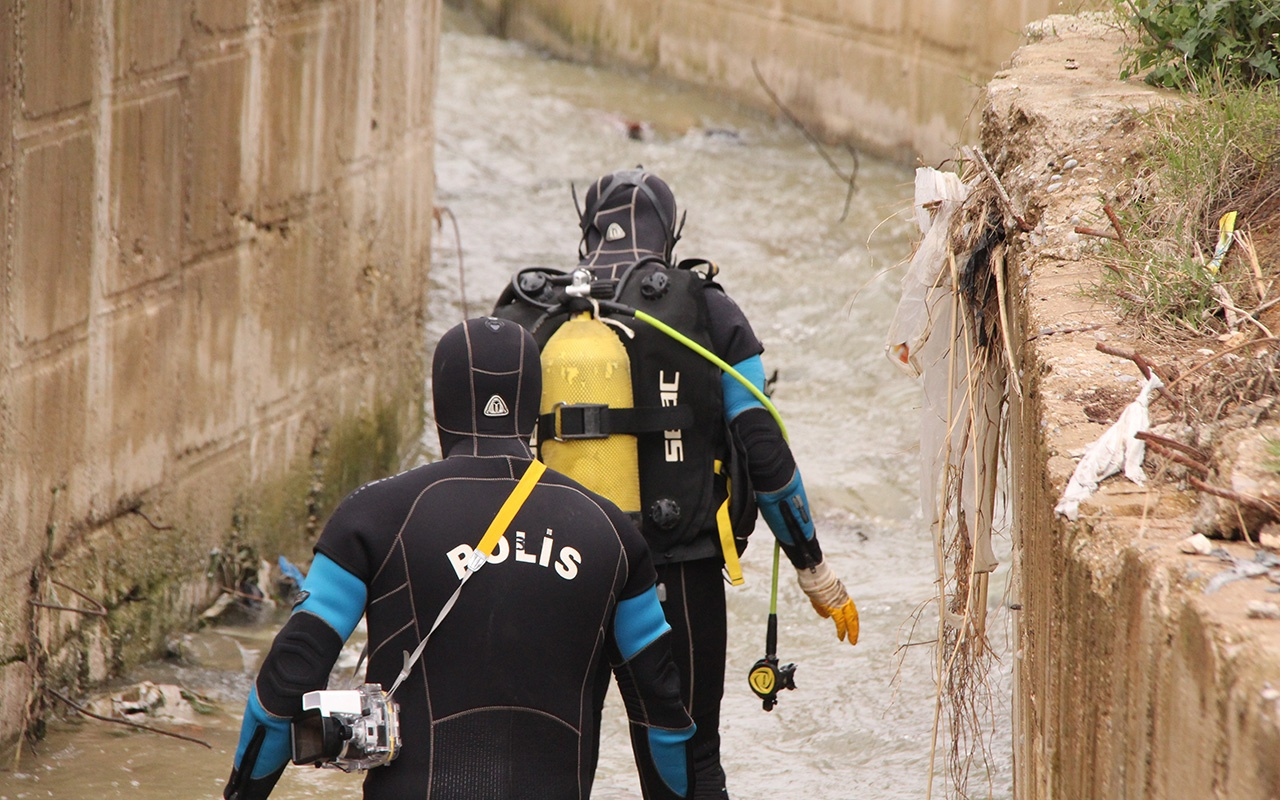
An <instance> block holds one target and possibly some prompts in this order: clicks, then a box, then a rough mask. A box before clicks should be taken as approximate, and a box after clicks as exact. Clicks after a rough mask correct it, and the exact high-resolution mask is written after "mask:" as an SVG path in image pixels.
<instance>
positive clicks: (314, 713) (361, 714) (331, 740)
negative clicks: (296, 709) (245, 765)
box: [290, 683, 400, 772]
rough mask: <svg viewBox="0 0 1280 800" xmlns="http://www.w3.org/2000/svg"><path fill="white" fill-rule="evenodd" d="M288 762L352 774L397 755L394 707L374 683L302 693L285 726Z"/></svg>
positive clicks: (397, 724) (397, 718)
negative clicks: (295, 712) (290, 749)
mask: <svg viewBox="0 0 1280 800" xmlns="http://www.w3.org/2000/svg"><path fill="white" fill-rule="evenodd" d="M290 738H291V740H292V745H293V763H295V764H314V765H315V766H317V767H331V768H333V769H340V770H342V771H343V772H356V771H361V770H366V769H372V768H373V767H380V766H382V765H383V764H389V763H391V761H393V760H395V757H396V756H398V755H400V707H399V706H398V705H397V704H396V702H395V701H394V700H392V699H391V698H390V697H388V696H387V693H386V692H384V691H382V687H381V686H379V685H378V684H376V683H366V684H364V685H363V686H361V687H360V688H359V689H335V690H326V691H320V692H307V693H306V694H304V695H303V696H302V713H301V714H299V715H298V716H296V717H294V718H293V721H292V724H291V725H290Z"/></svg>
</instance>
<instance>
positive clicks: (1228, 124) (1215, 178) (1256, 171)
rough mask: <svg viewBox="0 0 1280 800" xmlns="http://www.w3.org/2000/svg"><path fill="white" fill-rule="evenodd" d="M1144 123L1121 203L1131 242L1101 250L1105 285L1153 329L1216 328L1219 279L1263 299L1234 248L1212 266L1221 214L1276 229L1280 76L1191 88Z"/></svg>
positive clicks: (1279, 221)
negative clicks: (1145, 133)
mask: <svg viewBox="0 0 1280 800" xmlns="http://www.w3.org/2000/svg"><path fill="white" fill-rule="evenodd" d="M1146 122H1147V125H1148V127H1149V129H1150V130H1151V132H1152V135H1151V139H1150V144H1149V145H1148V150H1147V153H1146V157H1145V158H1144V159H1143V160H1142V161H1141V163H1140V165H1139V166H1138V168H1137V171H1136V173H1135V174H1134V175H1133V176H1132V177H1131V180H1130V186H1131V190H1130V192H1129V196H1128V199H1127V201H1125V204H1124V206H1123V207H1122V209H1121V210H1120V220H1121V225H1122V228H1123V229H1124V230H1125V231H1126V232H1127V234H1128V235H1127V241H1126V243H1125V244H1124V245H1120V244H1118V243H1111V244H1109V245H1108V246H1107V247H1106V248H1105V251H1104V254H1103V263H1104V264H1106V266H1107V267H1109V269H1108V273H1107V277H1106V280H1105V281H1104V283H1103V287H1102V288H1103V290H1104V292H1106V293H1107V294H1108V295H1110V296H1111V298H1113V299H1114V298H1119V299H1120V301H1121V304H1122V306H1124V307H1125V308H1126V310H1128V311H1129V312H1131V313H1132V314H1133V315H1136V316H1137V317H1138V318H1139V319H1141V320H1143V321H1145V322H1148V323H1151V324H1152V327H1153V331H1152V332H1153V333H1166V332H1170V329H1179V330H1182V331H1183V332H1184V333H1185V332H1191V333H1194V334H1201V335H1203V334H1212V333H1217V332H1220V329H1221V327H1222V314H1221V302H1220V300H1219V298H1218V293H1219V292H1220V291H1221V290H1220V289H1218V288H1215V286H1218V287H1221V288H1223V289H1226V291H1227V293H1228V294H1229V295H1230V296H1231V297H1232V298H1235V299H1237V300H1238V305H1239V306H1240V307H1241V308H1248V307H1251V306H1253V305H1255V304H1256V303H1257V298H1256V296H1255V295H1253V294H1251V293H1252V291H1253V290H1252V288H1251V286H1252V284H1251V277H1252V274H1251V272H1250V267H1249V266H1247V265H1246V264H1245V263H1243V260H1242V259H1240V258H1238V257H1237V255H1238V254H1237V253H1236V252H1229V253H1228V257H1227V258H1226V259H1225V260H1224V262H1223V264H1222V267H1221V270H1220V271H1215V270H1213V269H1211V268H1210V267H1209V264H1210V262H1211V259H1212V256H1213V252H1214V249H1215V247H1216V246H1217V243H1218V235H1219V231H1218V223H1219V219H1220V218H1221V217H1222V215H1223V214H1224V213H1226V212H1228V211H1235V212H1237V218H1236V225H1235V227H1236V230H1238V231H1239V230H1251V229H1255V230H1259V231H1268V230H1269V231H1271V232H1272V234H1273V235H1274V234H1275V232H1276V229H1277V227H1278V226H1280V206H1278V204H1277V202H1276V199H1277V198H1278V197H1280V83H1278V84H1270V85H1264V86H1261V87H1258V88H1254V89H1246V88H1235V89H1224V88H1219V89H1218V90H1216V91H1213V92H1208V93H1203V94H1195V95H1190V96H1188V97H1187V98H1186V99H1185V100H1184V101H1183V102H1179V103H1177V104H1175V105H1174V106H1171V107H1168V108H1164V109H1161V110H1158V111H1154V112H1152V113H1151V114H1150V115H1149V116H1148V118H1147V120H1146ZM1237 250H1238V248H1237Z"/></svg>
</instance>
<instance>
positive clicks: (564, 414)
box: [495, 256, 796, 711]
mask: <svg viewBox="0 0 1280 800" xmlns="http://www.w3.org/2000/svg"><path fill="white" fill-rule="evenodd" d="M702 265H705V267H706V271H705V272H706V274H705V275H704V276H703V275H699V274H698V273H697V271H696V270H695V269H694V268H695V267H698V266H702ZM716 271H717V270H716V267H715V265H714V264H712V263H710V262H706V261H701V260H688V261H684V262H681V264H680V265H679V266H678V267H676V268H675V269H670V268H668V267H667V266H666V264H665V262H664V261H662V260H661V259H659V258H657V257H652V256H651V257H646V258H644V259H641V260H640V261H637V262H636V263H634V264H632V265H631V266H630V267H628V268H627V269H626V270H625V271H624V272H623V274H622V275H621V276H620V277H619V278H618V279H616V280H608V281H594V280H592V274H591V272H590V271H588V270H586V269H582V268H580V269H578V270H575V271H574V272H573V273H572V274H571V275H565V273H563V272H558V271H555V270H550V269H547V268H544V267H530V268H527V269H525V270H521V271H520V272H518V273H516V275H515V277H514V278H513V279H512V281H511V285H510V286H509V287H508V288H507V290H506V291H505V292H504V293H503V295H502V297H501V298H499V300H498V304H497V307H496V309H495V314H498V315H499V316H503V317H506V318H508V319H512V320H514V321H516V322H518V323H519V324H521V325H523V326H524V327H526V328H527V329H529V330H530V331H532V332H533V334H534V337H535V339H537V341H538V343H539V345H540V346H542V347H543V348H544V350H543V352H544V356H545V352H546V346H547V345H548V344H549V343H550V342H552V341H553V340H554V339H555V338H556V336H557V335H559V333H560V331H561V330H563V329H564V326H565V324H567V323H564V322H563V321H562V320H559V319H557V317H558V316H565V315H575V316H573V317H571V320H570V321H571V322H574V324H575V325H576V324H577V322H578V321H579V320H580V321H581V322H582V323H583V324H589V325H594V328H593V330H592V337H593V338H594V339H595V340H597V341H599V342H610V341H611V342H612V345H611V346H608V347H607V349H610V350H612V352H613V355H612V356H606V357H605V361H608V360H609V359H610V358H612V359H614V361H615V363H614V369H616V370H618V371H620V372H621V373H622V374H624V375H625V374H628V373H630V374H631V375H632V376H633V380H632V386H633V387H634V386H636V385H637V384H638V383H639V381H638V380H636V377H635V376H637V374H642V373H643V370H637V369H633V368H632V365H631V364H629V363H626V362H624V361H623V360H622V359H624V358H625V357H626V353H625V352H624V353H623V354H622V356H621V357H619V356H618V355H617V351H616V349H613V348H616V345H617V342H618V341H619V339H618V336H615V335H613V334H612V332H611V331H609V330H608V329H607V328H606V325H605V323H606V322H608V323H609V324H611V325H613V326H615V327H617V328H619V329H620V330H623V331H625V332H626V334H627V336H626V338H625V339H624V341H626V342H627V343H628V344H631V342H632V341H633V340H634V338H635V336H636V333H637V331H635V330H632V329H630V328H627V327H625V326H623V325H621V324H620V323H618V322H617V321H616V319H610V318H608V317H605V316H604V315H603V314H602V312H609V313H611V314H612V315H613V316H614V317H617V316H629V317H634V318H635V319H637V320H640V321H641V322H644V323H646V324H645V325H644V326H642V327H641V328H640V330H649V331H651V332H658V333H661V334H662V335H663V336H665V337H667V339H668V340H670V341H674V342H678V343H679V344H680V345H682V348H678V349H683V350H684V351H685V352H686V353H692V354H694V355H696V356H697V357H698V358H701V359H703V360H704V362H705V363H709V364H711V365H714V367H715V371H714V372H713V373H711V374H712V375H713V376H714V384H715V385H710V384H709V383H704V384H703V386H704V391H705V394H704V395H702V396H699V398H698V400H699V404H710V405H712V406H713V408H714V410H715V413H717V414H719V413H720V411H721V406H720V397H721V389H720V386H719V374H720V372H723V373H724V374H726V375H730V376H732V377H733V378H734V379H735V380H737V381H738V382H739V383H741V384H742V385H743V386H744V387H745V388H746V389H747V390H748V391H749V392H750V393H751V394H752V395H753V396H754V397H755V398H756V399H757V400H759V401H760V403H761V405H763V406H764V408H765V409H766V410H768V412H769V414H770V415H771V416H772V417H773V419H774V421H775V422H777V424H778V428H779V430H780V432H781V433H782V436H783V438H784V439H785V438H787V428H786V425H785V424H784V423H783V421H782V417H781V416H780V415H779V414H778V410H777V408H776V407H775V406H774V405H773V403H772V401H770V400H769V398H768V397H767V396H765V394H764V393H763V392H762V391H761V390H760V389H759V388H758V387H756V386H755V385H754V384H753V383H751V381H750V380H748V379H747V378H746V377H744V376H743V375H742V374H740V373H739V372H738V371H737V370H736V369H734V368H733V366H732V365H730V364H728V363H726V362H725V361H724V360H723V359H721V358H720V357H719V356H717V355H716V354H715V353H713V352H712V351H711V350H710V349H709V348H708V347H707V346H706V345H707V344H709V343H710V341H709V336H706V335H705V305H703V306H702V307H701V311H702V312H703V316H700V317H695V318H694V319H693V323H694V324H695V329H694V330H692V331H689V332H688V333H686V332H682V331H681V330H677V329H676V328H675V327H673V326H672V325H669V324H667V323H666V322H664V321H662V320H661V319H658V318H657V317H655V316H653V315H652V314H650V313H648V312H647V311H646V310H645V309H644V308H642V307H641V306H648V307H650V310H655V311H657V310H658V309H656V308H653V306H655V305H656V304H657V303H659V302H660V301H661V300H662V299H663V298H664V297H666V296H667V294H668V292H670V291H671V290H672V286H671V284H672V280H671V278H673V277H675V278H676V281H677V282H679V284H681V285H682V286H683V288H684V289H685V291H686V292H690V293H693V294H696V293H697V291H698V290H705V288H706V286H708V285H710V284H711V281H712V278H714V277H715V274H716ZM681 276H684V277H681ZM695 279H699V280H700V283H699V284H697V285H696V286H694V285H692V284H693V281H694V280H695ZM632 281H634V285H638V286H639V287H640V289H639V291H638V298H637V297H636V295H637V292H636V291H634V290H632V291H628V289H629V284H631V282H632ZM566 283H567V284H568V286H567V287H566V288H564V289H563V295H567V299H566V298H564V297H557V294H556V286H557V285H558V286H562V287H563V286H565V284H566ZM677 288H679V287H677ZM637 299H638V300H639V302H638V303H636V304H635V305H629V304H628V303H627V302H625V301H627V300H632V301H633V302H634V301H635V300H637ZM699 299H700V298H699ZM702 303H703V304H705V301H702ZM659 313H662V312H659ZM663 315H664V316H666V317H668V319H670V318H671V317H670V316H668V314H667V313H664V314H663ZM685 321H686V322H688V320H685ZM697 323H702V327H701V328H698V327H696V324H697ZM573 338H574V337H572V336H571V337H569V338H568V339H567V340H566V342H565V344H566V345H571V344H573V343H574V342H573ZM698 339H702V341H698ZM566 349H569V348H566ZM627 349H637V348H635V346H634V345H632V346H631V347H629V348H627ZM553 355H554V354H553ZM557 357H558V356H557ZM579 363H581V362H579ZM624 363H625V367H626V370H625V371H624V370H623V366H624ZM543 370H544V387H543V388H544V392H543V395H544V398H547V396H548V391H547V382H548V376H547V375H546V374H545V373H546V372H547V365H546V360H545V357H544V368H543ZM550 378H551V383H552V384H554V383H555V382H556V378H555V376H550ZM633 399H634V398H633V396H632V393H631V392H627V391H623V392H622V396H621V399H620V402H619V403H618V404H617V405H612V404H610V403H607V402H590V403H583V402H579V403H570V402H566V401H563V400H558V399H556V398H554V397H552V398H551V399H550V400H547V399H544V408H543V412H544V413H543V414H542V415H541V416H540V418H539V424H538V442H539V445H540V450H539V452H540V454H541V453H543V452H544V451H543V449H542V448H543V447H544V446H545V445H546V443H547V442H548V441H551V442H557V443H570V442H575V443H581V440H601V439H606V437H610V436H611V434H613V435H612V437H611V438H613V439H615V440H621V439H627V438H632V437H627V436H618V435H617V434H620V433H621V434H632V436H634V435H635V434H653V433H656V431H657V430H662V431H663V434H664V436H666V434H667V432H668V431H669V430H670V429H669V428H667V427H666V426H667V425H672V426H675V425H683V424H684V423H685V422H686V421H687V420H688V418H689V416H691V415H692V409H690V411H687V412H685V411H677V409H681V408H682V406H683V404H680V403H678V402H677V403H676V404H674V406H665V404H662V405H660V406H659V408H658V409H653V408H633V407H632V405H633V402H632V401H633ZM660 399H662V398H660ZM548 403H549V404H550V407H549V408H547V405H548ZM677 413H679V414H681V416H680V417H677V416H676V414H677ZM724 437H725V438H724V440H723V445H724V446H723V448H722V451H721V452H722V454H723V455H724V457H726V458H728V459H730V460H731V463H729V464H726V463H725V461H723V460H721V459H720V458H715V459H714V460H713V462H712V470H711V472H712V473H713V474H714V475H717V476H722V477H723V478H724V484H725V486H724V494H725V496H724V500H723V501H722V502H720V503H719V504H718V505H717V506H716V507H715V512H714V515H715V526H716V530H717V532H718V534H719V543H720V552H721V554H722V556H723V558H724V564H725V572H726V574H727V576H728V579H729V582H730V583H731V584H733V585H735V586H736V585H740V584H741V583H743V577H742V568H741V565H740V563H739V560H738V556H739V553H740V552H741V549H742V548H743V547H745V537H746V535H747V534H749V533H750V528H751V527H752V526H754V522H755V502H754V496H753V493H752V489H751V485H750V478H749V477H748V473H747V471H746V469H745V466H746V465H745V463H744V459H743V458H742V454H741V453H739V452H738V450H737V448H736V447H735V443H734V441H733V439H732V436H731V435H730V434H729V433H728V431H725V432H724ZM645 438H654V437H652V436H649V437H645ZM641 441H643V439H641ZM605 463H607V462H605ZM553 465H555V464H554V462H553ZM556 466H557V468H560V467H559V466H558V465H556ZM561 471H565V470H563V469H561ZM570 475H571V477H575V478H577V479H579V480H581V476H580V475H573V474H572V473H570ZM735 476H737V478H738V485H737V487H735V486H734V485H733V484H734V477H735ZM641 485H644V480H642V481H641ZM735 489H736V491H735ZM601 493H602V494H605V493H604V492H601ZM605 496H609V495H608V494H605ZM611 499H612V498H611ZM735 499H736V500H737V506H738V508H739V509H746V511H745V512H740V516H735V515H734V513H733V505H734V501H735ZM615 502H616V501H615ZM620 507H622V506H621V505H620ZM642 516H644V518H643V519H642V524H643V525H644V528H645V534H646V539H649V538H650V537H651V536H653V529H652V523H653V522H654V520H652V519H651V515H642ZM659 541H661V539H659ZM780 554H781V548H780V544H779V542H778V541H776V540H775V542H774V548H773V575H772V585H771V588H770V602H769V619H768V627H767V631H766V635H765V657H764V658H762V659H760V660H759V661H757V662H756V663H755V664H754V665H753V666H752V668H751V670H750V672H749V675H748V683H749V685H750V686H751V690H752V691H753V692H755V693H756V695H757V696H758V697H760V699H761V701H762V707H763V709H764V710H765V711H770V710H772V708H773V707H774V705H775V704H776V703H777V696H778V691H779V690H781V689H794V688H795V670H796V666H795V664H787V665H785V666H784V665H781V664H780V663H779V660H778V657H777V655H776V653H777V630H778V627H777V626H778V614H777V607H778V571H779V556H780Z"/></svg>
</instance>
